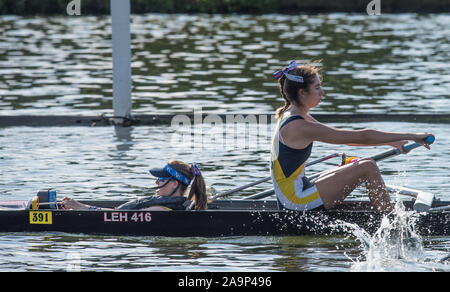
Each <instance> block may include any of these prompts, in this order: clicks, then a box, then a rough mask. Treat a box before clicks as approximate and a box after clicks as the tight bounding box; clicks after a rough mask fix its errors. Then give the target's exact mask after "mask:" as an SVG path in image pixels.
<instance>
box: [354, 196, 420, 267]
mask: <svg viewBox="0 0 450 292" xmlns="http://www.w3.org/2000/svg"><path fill="white" fill-rule="evenodd" d="M415 214H416V213H415V212H412V211H406V210H405V208H404V206H403V204H402V202H401V201H397V203H396V204H395V209H394V211H392V212H391V213H390V214H388V215H386V216H384V217H383V219H382V220H381V224H380V227H379V228H378V230H377V231H376V232H375V233H374V234H373V235H370V234H368V233H367V232H365V231H364V230H362V229H361V228H359V227H358V226H356V225H354V224H349V223H345V227H347V229H348V230H350V231H351V233H352V234H353V235H354V236H356V238H357V239H358V240H359V241H360V242H361V244H362V247H363V249H364V250H363V258H365V260H360V259H357V260H352V261H353V265H352V267H351V271H404V270H410V269H413V270H416V269H418V268H419V267H420V266H421V265H422V264H424V262H425V261H424V260H425V256H424V247H423V239H422V237H421V236H420V235H419V234H418V233H417V232H416V230H415V227H414V226H415V225H414V221H415V219H416V218H417V217H416V216H415ZM419 269H420V268H419Z"/></svg>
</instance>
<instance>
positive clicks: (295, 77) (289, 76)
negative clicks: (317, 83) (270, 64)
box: [273, 60, 304, 83]
mask: <svg viewBox="0 0 450 292" xmlns="http://www.w3.org/2000/svg"><path fill="white" fill-rule="evenodd" d="M298 66H303V65H298V64H297V62H295V60H294V61H291V62H290V63H289V65H288V66H287V67H286V68H284V69H283V70H280V71H277V72H275V73H273V77H275V79H276V80H278V79H280V78H281V76H283V75H284V76H286V78H287V79H289V80H291V81H294V82H300V83H303V82H304V80H303V77H302V76H298V75H292V74H289V73H288V72H289V71H291V70H292V69H295V68H297V67H298Z"/></svg>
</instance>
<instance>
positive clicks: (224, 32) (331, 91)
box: [0, 14, 450, 114]
mask: <svg viewBox="0 0 450 292" xmlns="http://www.w3.org/2000/svg"><path fill="white" fill-rule="evenodd" d="M449 24H450V16H449V15H448V14H439V15H416V14H395V15H388V14H383V15H381V16H379V17H368V16H367V15H363V14H362V15H358V14H323V15H289V16H285V15H262V16H248V15H163V14H148V15H133V16H132V25H131V31H132V52H133V59H132V70H133V102H134V105H133V108H134V110H135V111H136V112H142V113H149V112H155V111H159V112H168V113H172V112H186V111H187V110H191V109H193V108H198V107H200V106H201V107H203V109H204V111H208V112H221V113H223V112H258V113H261V112H272V111H273V110H274V109H275V108H277V107H278V106H279V105H280V98H279V97H278V89H277V84H276V82H275V81H274V80H273V78H272V73H273V72H274V71H276V70H278V69H279V68H280V67H281V66H284V65H285V64H287V62H288V60H290V59H293V58H296V59H297V60H318V59H321V60H322V63H323V65H324V70H323V77H324V89H325V92H326V96H325V99H324V100H323V102H322V104H321V105H320V107H319V108H317V109H316V112H327V113H333V112H340V113H342V112H347V113H348V112H350V113H351V112H358V113H363V112H382V113H387V112H406V113H433V112H441V113H445V112H448V109H449V108H450V98H449V97H450V96H449V93H448V92H450V87H449V86H450V79H449V78H450V77H449V76H450V72H449V70H450V69H449V66H448V60H450V53H449V52H450V47H449V42H448V40H449V37H450V29H449V27H450V25H449ZM0 32H1V33H0V73H1V74H0V113H1V114H12V113H14V114H18V113H34V114H54V113H71V114H74V113H87V112H89V113H92V112H95V113H98V112H105V111H110V109H111V106H112V98H111V96H112V85H111V76H112V60H111V35H110V19H109V18H108V17H93V16H92V17H91V16H88V17H69V16H67V17H28V18H23V17H18V16H1V17H0Z"/></svg>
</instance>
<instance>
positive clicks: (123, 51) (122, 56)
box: [111, 0, 131, 124]
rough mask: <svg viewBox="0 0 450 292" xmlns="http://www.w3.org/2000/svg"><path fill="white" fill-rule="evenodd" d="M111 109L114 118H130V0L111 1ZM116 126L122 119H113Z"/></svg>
mask: <svg viewBox="0 0 450 292" xmlns="http://www.w3.org/2000/svg"><path fill="white" fill-rule="evenodd" d="M111 22H112V57H113V97H114V100H113V107H114V116H115V117H130V116H131V46H130V45H131V44H130V39H131V37H130V0H111ZM114 122H115V123H116V124H122V123H123V119H120V118H115V119H114Z"/></svg>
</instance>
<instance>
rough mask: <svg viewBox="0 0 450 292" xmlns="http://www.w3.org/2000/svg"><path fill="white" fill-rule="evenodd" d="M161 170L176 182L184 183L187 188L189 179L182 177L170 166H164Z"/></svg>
mask: <svg viewBox="0 0 450 292" xmlns="http://www.w3.org/2000/svg"><path fill="white" fill-rule="evenodd" d="M163 169H164V171H166V172H167V173H169V174H170V175H171V176H172V177H174V178H175V179H176V180H178V181H180V182H182V183H184V184H185V185H187V186H188V185H189V184H190V183H191V180H190V179H188V178H187V177H185V176H184V175H182V174H181V173H179V172H178V171H176V169H175V168H173V167H172V166H171V165H170V164H167V165H166V166H164V168H163Z"/></svg>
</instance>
